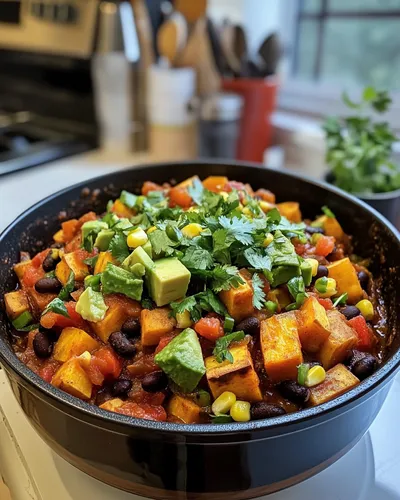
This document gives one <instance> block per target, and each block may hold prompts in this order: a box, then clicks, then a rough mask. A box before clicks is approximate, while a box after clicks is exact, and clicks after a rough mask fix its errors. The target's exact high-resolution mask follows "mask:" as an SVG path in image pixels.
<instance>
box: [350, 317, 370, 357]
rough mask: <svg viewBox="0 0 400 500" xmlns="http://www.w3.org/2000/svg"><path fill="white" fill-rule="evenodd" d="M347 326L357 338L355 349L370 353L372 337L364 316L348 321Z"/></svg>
mask: <svg viewBox="0 0 400 500" xmlns="http://www.w3.org/2000/svg"><path fill="white" fill-rule="evenodd" d="M349 325H350V326H351V327H352V328H354V330H355V331H356V333H357V337H358V344H357V349H359V350H360V351H370V350H371V348H372V344H373V335H372V332H371V330H370V329H369V326H368V325H367V322H366V321H365V318H364V316H361V315H360V316H356V317H355V318H353V319H351V320H349Z"/></svg>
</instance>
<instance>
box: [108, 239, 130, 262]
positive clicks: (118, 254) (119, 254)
mask: <svg viewBox="0 0 400 500" xmlns="http://www.w3.org/2000/svg"><path fill="white" fill-rule="evenodd" d="M109 250H110V252H111V254H112V256H113V257H114V259H116V260H117V261H118V262H123V261H124V260H125V259H126V258H127V257H128V256H129V253H130V252H129V247H128V244H127V243H126V237H125V236H124V235H123V234H122V233H117V234H115V235H114V236H113V239H112V240H111V243H110V246H109Z"/></svg>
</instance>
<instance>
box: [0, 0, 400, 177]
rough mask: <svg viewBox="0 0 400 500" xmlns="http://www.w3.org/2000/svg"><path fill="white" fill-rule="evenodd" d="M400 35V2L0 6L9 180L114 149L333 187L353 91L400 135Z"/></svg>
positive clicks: (1, 158) (155, 0)
mask: <svg viewBox="0 0 400 500" xmlns="http://www.w3.org/2000/svg"><path fill="white" fill-rule="evenodd" d="M399 25H400V0H173V1H168V0H131V1H129V0H120V1H116V0H103V1H100V0H43V1H39V0H0V176H1V175H2V174H11V173H13V172H16V171H18V170H22V169H25V168H27V167H32V168H33V167H37V166H39V165H42V164H44V163H47V162H52V161H55V160H58V159H60V158H64V157H69V156H72V155H77V154H78V153H83V152H85V151H89V150H96V149H98V148H100V150H101V151H103V152H104V153H108V155H112V154H114V153H115V154H116V155H121V154H126V155H127V156H126V157H127V158H130V157H131V156H132V158H134V157H135V158H137V155H138V154H139V155H140V158H141V159H144V161H153V160H154V161H163V160H165V161H167V160H186V159H188V160H190V159H195V158H198V157H202V158H237V159H240V160H250V161H257V162H263V163H264V164H266V165H268V166H269V167H272V168H283V167H285V168H289V169H292V170H296V171H298V172H302V173H305V174H308V175H312V176H314V177H317V178H322V177H323V176H324V175H325V173H326V167H325V160H324V154H325V142H324V134H323V131H322V130H321V123H322V120H323V119H324V118H325V117H326V116H328V115H331V114H340V113H344V112H345V107H344V105H343V104H342V103H341V99H340V96H341V93H342V91H343V90H344V89H346V90H347V91H348V92H349V95H350V96H352V95H359V93H360V90H361V89H362V88H363V87H365V86H366V85H372V86H374V87H376V88H380V89H386V90H389V91H390V93H391V95H392V98H393V100H394V102H393V106H392V108H391V111H390V113H388V114H387V115H386V117H385V119H386V120H388V121H389V122H390V124H391V125H392V126H393V127H394V129H398V128H400V113H399V112H398V110H399V103H400V101H399V99H398V89H399V87H400V50H399V41H400V35H399ZM395 149H396V148H395ZM135 155H136V156H135ZM128 161H129V160H127V162H128ZM132 162H133V160H132ZM2 178H3V179H4V178H5V177H0V183H1V182H2V180H1V179H2ZM73 180H74V179H71V183H72V182H73Z"/></svg>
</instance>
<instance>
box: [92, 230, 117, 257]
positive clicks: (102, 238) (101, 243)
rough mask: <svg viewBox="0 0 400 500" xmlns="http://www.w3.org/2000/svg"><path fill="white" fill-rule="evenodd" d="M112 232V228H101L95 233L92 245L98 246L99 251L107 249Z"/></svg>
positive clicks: (112, 235)
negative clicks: (95, 236)
mask: <svg viewBox="0 0 400 500" xmlns="http://www.w3.org/2000/svg"><path fill="white" fill-rule="evenodd" d="M114 234H115V232H114V231H113V230H112V229H102V230H101V231H100V232H99V234H98V235H97V238H96V240H95V242H94V246H95V247H96V248H98V249H99V250H100V252H105V251H106V250H108V247H109V246H110V243H111V240H112V239H113V237H114Z"/></svg>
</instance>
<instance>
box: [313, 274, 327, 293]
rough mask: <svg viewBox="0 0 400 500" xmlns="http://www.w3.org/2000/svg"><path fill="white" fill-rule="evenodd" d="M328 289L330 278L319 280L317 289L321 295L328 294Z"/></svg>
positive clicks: (316, 284)
mask: <svg viewBox="0 0 400 500" xmlns="http://www.w3.org/2000/svg"><path fill="white" fill-rule="evenodd" d="M327 287H328V278H327V277H326V276H323V277H322V278H318V279H317V281H316V282H315V288H316V289H317V291H318V292H319V293H326V289H327Z"/></svg>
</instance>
